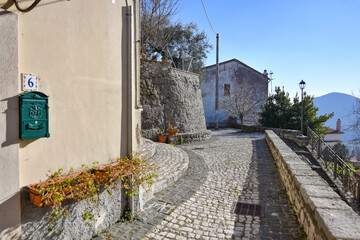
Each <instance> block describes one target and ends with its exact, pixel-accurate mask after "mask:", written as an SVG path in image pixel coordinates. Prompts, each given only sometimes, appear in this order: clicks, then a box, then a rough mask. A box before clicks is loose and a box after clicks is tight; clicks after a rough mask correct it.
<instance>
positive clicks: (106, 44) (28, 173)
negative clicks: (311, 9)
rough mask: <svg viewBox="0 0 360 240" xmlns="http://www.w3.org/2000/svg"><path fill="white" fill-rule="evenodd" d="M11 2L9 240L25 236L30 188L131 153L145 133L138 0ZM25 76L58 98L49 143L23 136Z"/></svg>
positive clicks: (2, 25)
mask: <svg viewBox="0 0 360 240" xmlns="http://www.w3.org/2000/svg"><path fill="white" fill-rule="evenodd" d="M9 2H12V1H6V0H0V7H2V8H3V9H1V8H0V29H1V32H2V33H1V34H0V79H1V88H0V113H1V114H0V212H1V215H2V217H1V218H0V239H7V238H11V239H17V238H20V237H21V226H22V224H23V223H22V209H21V201H22V200H23V199H21V198H22V197H20V195H22V194H20V192H21V189H22V188H23V187H25V186H27V185H29V184H33V183H37V182H39V181H43V180H45V179H46V173H47V172H48V171H50V172H55V171H56V170H58V169H59V168H63V169H64V171H67V170H69V169H70V168H74V169H77V168H80V167H81V165H82V164H85V165H88V166H91V164H92V163H93V162H95V161H97V162H99V165H102V164H106V163H109V160H111V159H114V158H117V157H120V156H128V155H129V154H130V153H132V152H135V151H137V149H138V146H139V144H140V129H141V126H140V125H141V112H140V109H139V97H140V96H139V66H140V65H139V41H137V40H139V26H138V25H139V20H138V18H139V3H138V2H139V1H138V0H133V1H111V0H106V1H98V0H77V1H51V0H43V1H41V2H40V3H39V4H38V5H37V6H36V7H35V8H34V9H32V10H31V11H29V12H25V13H22V12H19V10H18V9H16V8H15V6H14V5H11V4H9ZM20 4H22V6H23V7H24V8H26V7H28V6H29V5H30V4H29V3H28V2H20ZM4 8H6V10H5V9H4ZM23 73H34V74H37V75H38V76H39V91H41V92H43V93H45V94H46V95H48V96H49V126H50V138H39V139H29V140H20V139H19V107H18V95H19V94H20V93H22V92H23V91H22V80H21V76H22V74H23Z"/></svg>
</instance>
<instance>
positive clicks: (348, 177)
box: [308, 128, 360, 206]
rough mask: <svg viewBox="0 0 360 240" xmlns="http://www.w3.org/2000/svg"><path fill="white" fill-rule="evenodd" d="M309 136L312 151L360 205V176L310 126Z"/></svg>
mask: <svg viewBox="0 0 360 240" xmlns="http://www.w3.org/2000/svg"><path fill="white" fill-rule="evenodd" d="M308 137H309V139H310V143H309V145H310V148H311V151H313V152H315V153H316V154H317V158H318V159H319V160H320V161H322V162H323V164H324V165H325V168H326V169H327V170H329V171H330V172H331V173H332V175H333V178H334V180H335V179H339V180H340V181H341V183H342V186H343V190H344V191H345V192H348V193H351V195H352V197H353V198H354V199H355V200H356V202H357V204H358V206H360V176H359V175H358V174H357V173H356V172H355V171H354V170H353V169H352V168H351V167H350V166H349V165H348V164H346V162H345V161H344V160H343V159H342V158H341V157H339V156H338V155H337V154H336V153H335V152H334V150H333V149H332V148H331V147H329V146H328V145H327V144H326V143H325V142H324V141H323V140H322V137H321V136H320V135H319V134H317V133H315V132H314V131H313V130H311V129H310V128H308Z"/></svg>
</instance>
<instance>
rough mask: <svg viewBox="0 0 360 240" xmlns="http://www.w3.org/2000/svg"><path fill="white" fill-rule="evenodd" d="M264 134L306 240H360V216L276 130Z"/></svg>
mask: <svg viewBox="0 0 360 240" xmlns="http://www.w3.org/2000/svg"><path fill="white" fill-rule="evenodd" d="M265 134H266V135H265V136H266V141H267V143H268V145H269V147H270V150H271V153H272V155H273V158H274V160H275V162H276V165H277V167H278V170H279V173H280V177H281V180H282V182H283V184H284V186H285V189H286V191H287V195H288V197H289V200H290V202H291V203H292V205H293V208H294V210H295V213H296V215H297V217H298V220H299V222H300V225H301V226H302V227H303V228H304V231H305V233H306V234H307V239H314V240H315V239H316V240H328V239H360V235H359V233H360V225H359V223H360V216H359V215H358V214H357V213H356V212H354V211H353V210H352V208H351V207H350V206H348V205H347V204H346V203H345V202H344V201H343V200H342V199H341V198H340V196H339V195H338V194H337V193H336V192H335V191H334V190H333V189H332V188H331V187H330V186H329V185H328V183H327V182H325V181H324V180H323V179H322V178H321V177H320V176H319V175H318V174H317V173H316V172H314V171H313V170H312V169H311V167H310V166H309V165H308V164H306V163H305V162H303V161H302V160H301V159H300V157H299V156H298V155H297V154H296V153H295V152H293V151H292V150H291V149H290V148H289V147H288V146H287V145H286V144H285V143H284V142H283V141H282V140H281V139H280V137H279V136H277V135H276V134H275V133H274V131H271V130H266V131H265Z"/></svg>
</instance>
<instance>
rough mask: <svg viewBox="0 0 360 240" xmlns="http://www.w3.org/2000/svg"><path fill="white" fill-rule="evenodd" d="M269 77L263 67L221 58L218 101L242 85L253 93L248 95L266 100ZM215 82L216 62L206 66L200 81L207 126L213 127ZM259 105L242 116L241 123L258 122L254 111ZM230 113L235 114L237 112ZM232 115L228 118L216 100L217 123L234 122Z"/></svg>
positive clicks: (229, 124) (237, 90) (228, 123)
mask: <svg viewBox="0 0 360 240" xmlns="http://www.w3.org/2000/svg"><path fill="white" fill-rule="evenodd" d="M268 81H269V78H268V76H267V73H266V71H264V73H261V72H259V71H257V70H255V69H253V68H251V67H250V66H248V65H246V64H244V63H243V62H241V61H239V60H237V59H231V60H229V61H225V62H222V63H220V64H219V85H218V91H219V101H220V102H221V100H223V99H224V98H225V97H230V96H232V95H233V94H234V93H236V92H239V91H240V90H241V89H244V88H246V89H249V90H251V91H248V92H251V94H252V96H249V95H247V96H246V97H251V98H252V99H257V100H260V102H263V103H265V101H266V98H267V95H268ZM215 82H216V65H211V66H207V67H205V80H204V82H202V84H201V94H202V99H203V104H204V112H205V118H206V125H207V127H208V128H212V127H214V125H215ZM260 105H261V104H258V105H257V107H256V108H255V109H253V111H252V113H251V114H248V115H247V116H245V117H244V124H246V125H256V124H257V119H258V117H257V114H256V113H257V112H258V111H259V110H260ZM233 117H234V118H236V116H233ZM234 118H231V119H229V118H227V117H226V116H225V113H224V111H222V110H221V104H219V112H218V123H219V127H228V126H231V125H232V123H234V122H233V121H234V120H233V119H234Z"/></svg>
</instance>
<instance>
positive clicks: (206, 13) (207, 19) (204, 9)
mask: <svg viewBox="0 0 360 240" xmlns="http://www.w3.org/2000/svg"><path fill="white" fill-rule="evenodd" d="M201 3H202V5H203V8H204V12H205V15H206V18H207V20H208V22H209V25H210V27H211V30H212V31H213V33H214V34H215V31H214V28H213V27H212V25H211V22H210V19H209V16H208V15H207V12H206V9H205V4H204V2H203V0H201Z"/></svg>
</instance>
